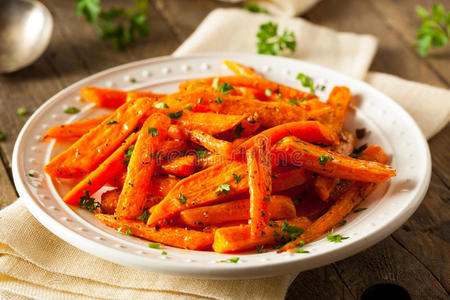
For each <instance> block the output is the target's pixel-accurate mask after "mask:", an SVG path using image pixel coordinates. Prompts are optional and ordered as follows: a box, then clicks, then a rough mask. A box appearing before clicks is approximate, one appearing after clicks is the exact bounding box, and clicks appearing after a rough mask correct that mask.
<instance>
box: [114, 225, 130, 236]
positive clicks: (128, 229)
mask: <svg viewBox="0 0 450 300" xmlns="http://www.w3.org/2000/svg"><path fill="white" fill-rule="evenodd" d="M124 228H125V229H126V230H127V231H126V232H125V233H123V231H122V229H124ZM117 232H118V233H121V234H125V235H130V234H131V230H130V228H129V227H128V226H127V225H122V226H120V227H119V228H117Z"/></svg>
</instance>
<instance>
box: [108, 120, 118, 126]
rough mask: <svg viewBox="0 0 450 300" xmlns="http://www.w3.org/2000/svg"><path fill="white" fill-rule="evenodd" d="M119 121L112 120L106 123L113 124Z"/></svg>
mask: <svg viewBox="0 0 450 300" xmlns="http://www.w3.org/2000/svg"><path fill="white" fill-rule="evenodd" d="M117 123H118V122H117V121H114V120H111V121H109V122H108V123H106V125H112V124H117Z"/></svg>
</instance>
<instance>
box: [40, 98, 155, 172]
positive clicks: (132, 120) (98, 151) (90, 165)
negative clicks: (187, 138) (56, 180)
mask: <svg viewBox="0 0 450 300" xmlns="http://www.w3.org/2000/svg"><path fill="white" fill-rule="evenodd" d="M152 103H153V101H152V100H151V99H148V98H142V99H140V100H138V101H136V102H135V103H125V104H124V105H122V106H121V107H120V108H118V109H117V110H116V111H115V112H114V113H112V114H111V115H110V116H109V117H108V118H107V119H105V120H104V121H103V122H102V123H101V124H100V125H98V126H97V127H95V128H93V129H92V130H91V131H89V132H88V133H87V134H85V135H83V136H82V137H81V138H80V139H79V140H77V141H76V142H75V143H74V144H73V145H72V146H70V147H69V149H67V150H65V151H64V152H62V153H60V154H59V155H57V156H56V157H54V158H53V159H52V160H51V161H50V162H49V163H48V164H47V165H46V166H45V167H44V170H45V172H47V174H49V175H50V176H52V177H62V178H70V177H80V176H85V175H86V174H87V173H89V172H91V171H92V170H94V169H95V168H96V167H97V166H98V165H99V164H100V163H101V162H102V161H104V160H105V159H106V158H107V157H108V156H110V155H111V153H113V152H114V150H116V149H117V147H119V145H120V143H122V141H123V140H124V139H125V138H126V137H127V136H128V135H129V134H130V133H131V132H132V131H133V130H134V129H135V128H136V126H137V124H138V122H139V121H140V120H141V118H143V117H145V116H146V115H148V113H149V112H150V111H151V110H152ZM111 122H115V123H111Z"/></svg>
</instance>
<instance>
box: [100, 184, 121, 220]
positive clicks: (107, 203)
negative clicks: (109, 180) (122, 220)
mask: <svg viewBox="0 0 450 300" xmlns="http://www.w3.org/2000/svg"><path fill="white" fill-rule="evenodd" d="M121 192H122V189H115V190H112V191H107V192H105V193H103V194H102V202H101V204H100V207H101V209H102V213H104V214H109V215H112V214H114V212H115V211H116V207H117V202H118V201H119V196H120V193H121Z"/></svg>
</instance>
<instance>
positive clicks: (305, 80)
mask: <svg viewBox="0 0 450 300" xmlns="http://www.w3.org/2000/svg"><path fill="white" fill-rule="evenodd" d="M297 79H298V80H300V83H301V84H302V86H303V87H306V88H309V90H310V91H311V93H314V81H312V80H311V78H309V77H308V76H306V75H305V74H303V73H298V75H297Z"/></svg>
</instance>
